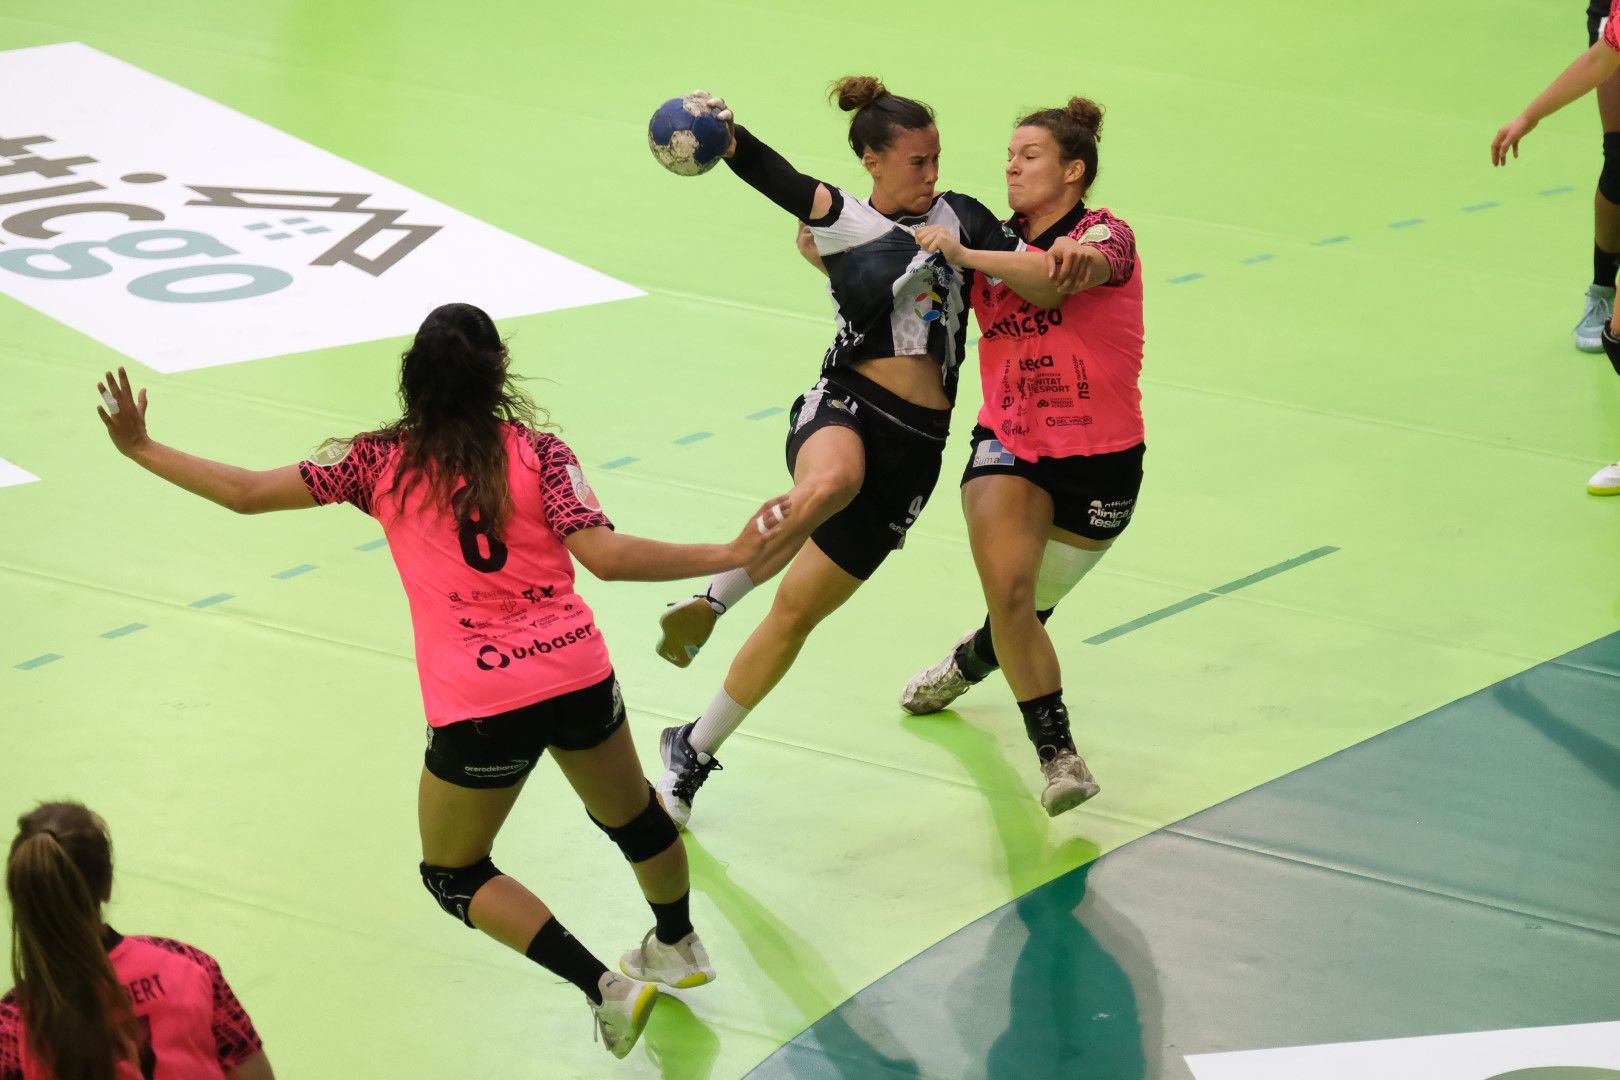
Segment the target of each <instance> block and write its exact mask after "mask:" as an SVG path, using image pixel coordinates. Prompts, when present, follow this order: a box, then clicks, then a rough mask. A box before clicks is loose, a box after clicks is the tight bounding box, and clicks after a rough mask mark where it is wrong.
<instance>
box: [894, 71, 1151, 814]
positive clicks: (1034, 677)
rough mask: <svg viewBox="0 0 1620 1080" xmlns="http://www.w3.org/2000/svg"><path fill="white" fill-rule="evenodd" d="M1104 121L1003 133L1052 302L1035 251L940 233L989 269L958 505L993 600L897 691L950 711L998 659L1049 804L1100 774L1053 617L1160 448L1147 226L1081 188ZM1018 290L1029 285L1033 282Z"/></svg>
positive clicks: (1090, 113)
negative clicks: (1064, 668) (976, 404)
mask: <svg viewBox="0 0 1620 1080" xmlns="http://www.w3.org/2000/svg"><path fill="white" fill-rule="evenodd" d="M1101 130H1102V108H1101V106H1099V105H1097V104H1096V103H1095V102H1093V101H1089V100H1087V99H1085V98H1071V99H1070V100H1069V102H1068V104H1067V105H1065V106H1063V107H1062V108H1056V109H1042V110H1039V111H1037V112H1034V113H1031V114H1029V115H1028V116H1026V117H1024V118H1023V119H1022V120H1020V121H1019V122H1018V126H1017V128H1016V129H1015V130H1014V131H1013V135H1012V140H1011V142H1010V144H1009V146H1008V148H1007V202H1008V205H1009V206H1011V207H1012V210H1013V217H1012V220H1011V221H1010V222H1008V228H1009V230H1010V231H1011V232H1012V233H1013V234H1014V235H1016V236H1017V237H1018V238H1019V239H1021V240H1023V241H1024V242H1025V244H1027V245H1028V247H1029V248H1030V249H1031V250H1032V251H1045V252H1047V264H1048V267H1049V272H1050V274H1051V275H1052V277H1053V278H1054V288H1053V289H1052V290H1050V292H1049V294H1048V296H1047V297H1046V298H1045V301H1046V302H1041V298H1032V299H1030V300H1025V299H1022V298H1021V296H1020V295H1018V294H1015V293H1014V292H1013V290H1012V289H1011V288H1009V287H1008V281H1007V279H1008V275H1009V273H1010V272H1015V271H1018V270H1019V269H1020V263H1019V262H1018V260H1022V259H1024V258H1026V254H1025V253H1019V254H1016V255H1007V254H999V253H993V252H982V251H970V250H961V249H960V248H959V246H956V245H949V244H940V246H939V247H938V250H941V251H944V252H945V254H946V256H947V258H949V259H950V260H951V261H952V262H953V263H955V264H958V265H961V266H964V267H967V268H969V269H971V270H974V271H976V272H977V273H978V274H979V275H981V276H980V280H978V281H977V282H976V283H975V284H974V286H973V294H972V295H973V309H974V312H975V314H976V315H977V316H978V320H979V329H980V332H981V334H982V336H981V338H980V339H979V369H980V377H981V380H982V383H983V387H984V406H983V408H982V409H981V411H980V413H979V424H978V426H977V427H975V428H974V431H973V442H972V445H971V446H970V447H969V450H968V464H967V469H966V470H965V471H964V472H963V474H962V508H963V510H964V511H965V512H966V515H967V521H968V537H969V540H970V541H971V543H972V546H973V557H974V561H975V562H976V563H977V564H978V569H979V576H980V581H981V584H982V585H983V587H984V595H985V598H986V599H987V600H988V601H989V608H990V610H989V613H988V615H987V616H986V617H985V620H984V625H983V626H981V627H979V628H978V629H977V630H972V631H969V632H968V633H967V634H965V635H963V636H962V638H961V640H960V641H958V642H957V644H956V646H955V647H954V648H953V649H951V651H950V652H949V653H948V654H946V656H945V658H944V659H943V660H941V661H939V662H938V663H936V664H934V665H933V666H931V667H927V668H924V669H923V670H922V671H919V672H918V673H917V674H916V675H914V676H913V677H912V679H911V681H910V682H908V683H907V684H906V687H905V689H904V690H903V691H902V692H901V696H900V704H901V705H902V706H903V707H904V708H905V709H907V710H908V711H910V712H913V713H931V712H936V711H938V710H940V709H943V708H945V706H947V705H949V704H950V703H951V702H952V701H955V700H956V699H957V698H958V697H960V696H961V695H962V694H963V693H965V692H966V691H967V689H968V688H969V687H971V686H972V685H973V684H974V683H976V682H978V681H979V680H981V679H983V678H985V677H986V676H987V675H989V674H990V672H992V671H994V670H996V669H997V668H998V667H999V668H1001V670H1002V671H1003V672H1004V673H1005V674H1006V677H1007V684H1008V686H1009V687H1011V689H1012V691H1013V697H1014V698H1015V700H1016V701H1017V702H1018V709H1019V712H1020V713H1021V714H1022V716H1023V721H1024V731H1025V733H1026V734H1027V735H1028V736H1029V739H1030V742H1031V743H1033V744H1034V746H1035V753H1036V757H1037V759H1038V761H1039V763H1040V767H1041V773H1042V775H1043V777H1044V778H1045V780H1046V787H1045V790H1043V791H1042V793H1041V805H1042V806H1044V807H1045V808H1046V811H1047V813H1049V814H1054V815H1056V814H1061V813H1063V812H1064V811H1067V810H1070V809H1073V808H1074V807H1076V806H1079V805H1080V804H1081V803H1083V802H1085V801H1086V800H1087V799H1089V798H1091V797H1092V796H1094V795H1096V794H1097V792H1098V791H1099V790H1100V789H1099V787H1098V784H1097V782H1096V779H1095V778H1094V777H1093V776H1092V775H1091V770H1090V769H1089V768H1088V767H1087V766H1086V763H1085V761H1084V759H1082V758H1081V757H1080V755H1079V752H1078V751H1077V750H1076V748H1075V744H1074V738H1073V735H1072V734H1071V733H1070V729H1069V714H1068V708H1067V706H1065V704H1064V702H1063V687H1062V672H1061V669H1060V667H1059V664H1058V659H1057V653H1056V652H1055V651H1054V650H1053V648H1052V642H1051V639H1050V638H1049V637H1048V636H1047V633H1046V626H1045V624H1046V619H1047V617H1048V616H1050V615H1051V613H1052V610H1053V608H1054V607H1056V605H1057V602H1058V601H1059V600H1060V599H1062V598H1063V597H1064V596H1065V595H1067V594H1068V592H1069V590H1070V589H1072V588H1074V586H1075V585H1076V584H1078V583H1079V581H1080V578H1081V577H1083V576H1084V575H1085V573H1086V572H1087V571H1088V570H1090V569H1091V567H1093V566H1095V565H1096V564H1097V561H1098V560H1099V559H1101V558H1102V554H1103V552H1104V551H1106V550H1107V549H1108V547H1109V546H1110V545H1111V544H1112V543H1113V542H1114V540H1115V539H1117V538H1118V537H1119V535H1120V534H1121V533H1123V532H1124V531H1125V529H1126V527H1127V526H1128V525H1129V524H1130V522H1131V515H1132V514H1133V513H1134V511H1135V509H1136V496H1137V492H1138V491H1139V490H1140V488H1141V485H1142V457H1143V454H1144V453H1145V450H1146V447H1145V444H1144V442H1143V429H1142V409H1141V392H1140V390H1139V389H1138V380H1139V378H1140V376H1141V372H1142V267H1141V262H1140V260H1139V259H1138V258H1137V254H1136V237H1135V236H1134V234H1133V233H1132V231H1131V229H1130V226H1128V225H1126V224H1125V222H1124V221H1122V220H1120V219H1119V218H1118V217H1116V216H1115V215H1113V214H1111V213H1109V212H1108V211H1107V210H1093V209H1090V208H1088V207H1087V206H1086V203H1085V196H1086V193H1087V191H1088V190H1089V189H1090V187H1091V184H1092V182H1093V181H1094V180H1095V179H1096V176H1097V139H1098V133H1099V132H1100V131H1101ZM919 243H923V246H924V247H930V246H931V245H932V243H933V241H930V242H926V243H925V242H924V241H923V239H922V238H921V237H919ZM997 279H1001V280H997ZM1018 293H1019V294H1022V295H1023V296H1029V295H1030V293H1029V289H1028V287H1027V284H1020V287H1019V289H1018Z"/></svg>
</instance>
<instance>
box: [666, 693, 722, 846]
mask: <svg viewBox="0 0 1620 1080" xmlns="http://www.w3.org/2000/svg"><path fill="white" fill-rule="evenodd" d="M696 724H697V721H696V720H694V721H692V723H690V724H687V725H685V726H684V727H667V728H665V729H664V731H663V734H661V735H659V736H658V756H659V757H660V758H662V759H663V762H664V775H662V776H660V777H659V778H658V783H657V785H655V786H654V788H653V790H654V791H656V792H657V793H658V801H659V802H660V803H663V805H664V813H666V814H668V815H669V819H670V820H671V821H673V822H674V823H675V827H676V828H677V829H685V828H686V824H687V822H689V821H691V820H692V800H693V799H695V798H697V793H698V788H700V787H702V786H703V781H705V780H707V779H708V778H709V774H710V773H712V772H714V771H716V770H720V771H724V769H725V766H724V765H721V764H720V762H719V760H718V759H717V758H714V757H711V756H710V755H708V754H702V755H699V754H698V752H697V750H695V749H693V747H692V742H691V737H692V728H693V727H694V726H696ZM702 758H708V760H707V761H704V760H702Z"/></svg>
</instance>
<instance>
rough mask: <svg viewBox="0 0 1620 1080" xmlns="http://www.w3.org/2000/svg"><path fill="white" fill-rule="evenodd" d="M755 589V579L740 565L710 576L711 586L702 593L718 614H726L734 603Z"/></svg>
mask: <svg viewBox="0 0 1620 1080" xmlns="http://www.w3.org/2000/svg"><path fill="white" fill-rule="evenodd" d="M753 591H754V579H753V578H751V577H749V576H748V571H747V570H744V569H742V568H741V567H739V568H737V569H736V570H727V571H726V572H725V573H723V574H716V575H714V577H712V578H710V579H709V587H708V588H707V589H705V590H704V591H703V594H702V595H703V599H705V600H707V601H708V602H709V606H710V607H712V608H714V613H715V614H716V615H724V614H725V613H726V612H728V611H730V610H731V608H732V605H734V604H735V603H736V602H737V601H739V600H741V599H742V598H743V597H745V596H747V595H748V594H749V593H751V592H753Z"/></svg>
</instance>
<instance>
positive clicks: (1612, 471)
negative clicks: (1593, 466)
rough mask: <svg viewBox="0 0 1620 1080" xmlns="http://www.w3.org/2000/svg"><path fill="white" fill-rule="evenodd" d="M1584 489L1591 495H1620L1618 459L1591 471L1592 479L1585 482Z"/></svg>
mask: <svg viewBox="0 0 1620 1080" xmlns="http://www.w3.org/2000/svg"><path fill="white" fill-rule="evenodd" d="M1586 490H1587V491H1589V492H1591V493H1592V494H1593V495H1620V461H1617V462H1615V463H1614V464H1613V465H1605V466H1603V468H1601V469H1599V470H1598V471H1597V472H1595V473H1593V474H1592V479H1590V480H1588V481H1587V482H1586Z"/></svg>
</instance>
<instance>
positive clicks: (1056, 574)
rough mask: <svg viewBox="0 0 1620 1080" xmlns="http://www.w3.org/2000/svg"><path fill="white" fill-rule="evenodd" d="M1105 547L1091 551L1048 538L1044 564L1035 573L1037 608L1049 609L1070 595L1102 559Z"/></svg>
mask: <svg viewBox="0 0 1620 1080" xmlns="http://www.w3.org/2000/svg"><path fill="white" fill-rule="evenodd" d="M1102 557H1103V553H1102V552H1101V551H1087V550H1085V549H1084V548H1077V547H1074V546H1072V545H1069V544H1065V543H1062V542H1061V541H1058V540H1048V541H1047V542H1046V552H1045V554H1043V555H1042V556H1041V568H1040V570H1039V571H1038V572H1037V573H1036V575H1035V610H1036V611H1046V610H1048V609H1050V608H1054V607H1056V606H1057V602H1058V601H1059V600H1062V599H1063V598H1064V597H1065V596H1068V595H1069V590H1070V589H1072V588H1074V587H1075V586H1076V585H1078V584H1079V583H1080V579H1081V578H1083V577H1085V576H1086V573H1087V571H1089V570H1090V569H1091V568H1092V567H1093V566H1096V565H1097V563H1098V562H1099V561H1100V560H1101V559H1102Z"/></svg>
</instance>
